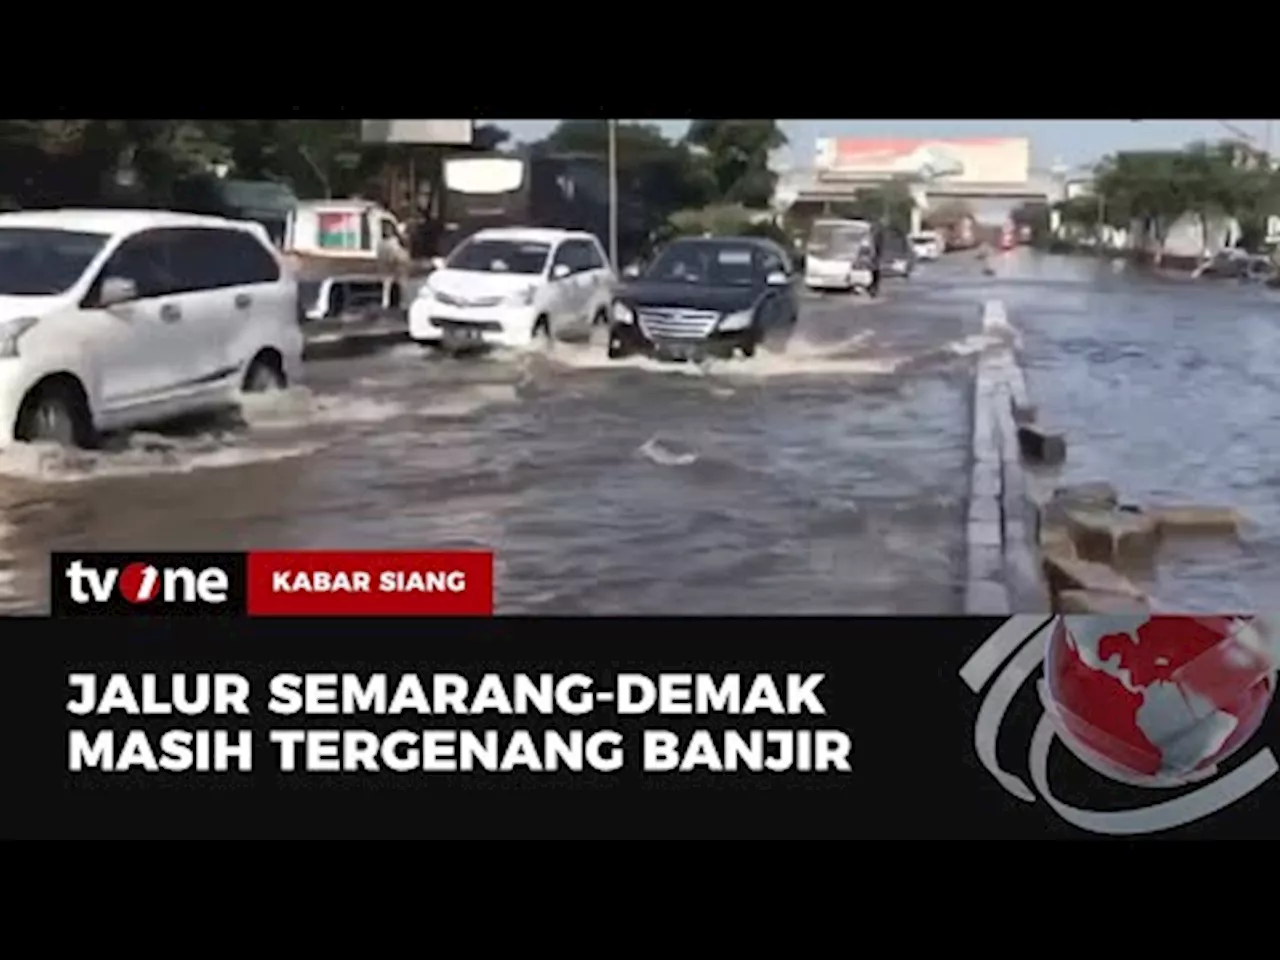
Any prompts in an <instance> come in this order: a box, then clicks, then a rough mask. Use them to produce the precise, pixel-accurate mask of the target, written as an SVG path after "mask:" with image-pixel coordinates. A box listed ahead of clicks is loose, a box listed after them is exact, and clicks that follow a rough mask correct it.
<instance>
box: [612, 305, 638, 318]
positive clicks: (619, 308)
mask: <svg viewBox="0 0 1280 960" xmlns="http://www.w3.org/2000/svg"><path fill="white" fill-rule="evenodd" d="M612 313H613V322H614V323H635V322H636V312H635V311H634V310H632V309H631V308H630V307H628V306H627V305H626V304H625V303H623V302H622V301H621V300H617V301H614V304H613V310H612Z"/></svg>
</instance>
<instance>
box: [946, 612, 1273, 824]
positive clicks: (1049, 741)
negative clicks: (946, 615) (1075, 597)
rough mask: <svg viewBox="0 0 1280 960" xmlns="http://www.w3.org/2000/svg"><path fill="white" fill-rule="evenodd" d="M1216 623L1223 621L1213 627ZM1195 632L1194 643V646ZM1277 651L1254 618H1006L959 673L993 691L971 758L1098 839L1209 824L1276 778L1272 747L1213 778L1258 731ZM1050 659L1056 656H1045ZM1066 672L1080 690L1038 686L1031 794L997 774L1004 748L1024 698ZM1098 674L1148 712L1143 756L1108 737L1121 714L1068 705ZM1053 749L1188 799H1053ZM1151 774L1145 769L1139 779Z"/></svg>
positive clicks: (1139, 731) (1141, 722)
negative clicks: (1099, 804) (1007, 725)
mask: <svg viewBox="0 0 1280 960" xmlns="http://www.w3.org/2000/svg"><path fill="white" fill-rule="evenodd" d="M1208 619H1216V620H1217V621H1218V623H1216V624H1213V625H1210V626H1208V627H1206V621H1207V620H1208ZM1156 620H1162V621H1164V622H1162V623H1157V622H1156ZM1177 621H1183V623H1179V622H1177ZM1215 629H1216V630H1217V631H1219V635H1218V636H1217V637H1210V638H1209V639H1207V640H1206V639H1205V636H1204V635H1205V632H1206V630H1210V631H1212V630H1215ZM1055 630H1057V631H1058V632H1055ZM1197 630H1198V631H1199V634H1200V635H1199V636H1198V637H1195V638H1193V639H1194V640H1195V641H1196V642H1195V643H1188V642H1186V641H1187V640H1188V635H1190V634H1193V633H1195V632H1196V631H1197ZM1139 631H1141V635H1140V632H1139ZM1179 634H1182V635H1179ZM1144 643H1145V644H1147V645H1148V646H1149V647H1151V648H1152V649H1151V650H1150V651H1149V653H1150V660H1151V666H1144V663H1143V660H1142V659H1141V657H1139V656H1137V655H1136V654H1135V651H1138V650H1140V649H1141V648H1142V647H1143V644H1144ZM1196 644H1198V645H1199V647H1198V649H1195V650H1193V651H1192V653H1193V655H1192V656H1190V657H1189V659H1187V660H1186V662H1185V663H1184V664H1183V665H1182V666H1181V667H1180V668H1176V669H1174V667H1176V665H1175V664H1173V663H1172V659H1173V657H1174V656H1176V655H1177V649H1176V648H1177V647H1179V646H1182V647H1183V648H1184V649H1183V650H1182V651H1181V652H1183V653H1185V652H1186V649H1185V648H1187V647H1195V646H1196ZM1277 645H1278V640H1277V637H1276V635H1275V632H1274V631H1268V630H1267V629H1266V626H1265V625H1264V624H1262V623H1261V622H1260V621H1257V620H1254V621H1253V622H1252V623H1250V622H1248V621H1239V620H1234V619H1233V618H1191V617H1185V618H1150V617H1145V616H1139V617H1104V616H1079V617H1067V618H1058V617H1055V618H1049V619H1046V618H1045V617H1042V616H1035V615H1019V616H1014V617H1010V618H1009V619H1008V620H1006V621H1005V623H1004V624H1002V625H1001V626H1000V628H999V629H998V630H996V632H995V633H993V634H992V635H991V636H990V637H989V638H988V639H987V641H986V642H985V643H983V644H982V646H980V647H979V648H978V649H977V650H976V651H975V652H974V654H973V656H971V657H970V658H969V660H968V662H966V663H965V665H964V666H963V667H962V668H961V670H960V679H961V680H963V681H964V683H965V684H966V685H967V686H968V687H969V689H970V690H972V691H973V692H974V693H981V692H982V690H983V688H984V687H986V691H987V692H986V697H985V699H984V700H983V701H982V705H981V706H980V707H979V708H978V717H977V720H976V721H975V723H974V749H975V752H976V753H977V755H978V759H979V761H980V762H981V763H982V765H983V766H984V767H985V768H986V769H987V772H988V773H990V774H991V776H993V777H994V778H995V779H996V781H997V782H998V783H999V784H1000V785H1001V786H1002V787H1003V788H1004V789H1005V790H1006V791H1008V792H1009V793H1010V794H1012V795H1013V796H1015V797H1017V798H1018V799H1019V800H1023V801H1025V802H1027V803H1034V802H1035V801H1036V794H1037V793H1038V794H1039V795H1040V797H1041V798H1043V799H1044V801H1045V802H1046V803H1047V804H1048V805H1049V807H1050V808H1051V809H1052V810H1053V811H1054V813H1056V814H1057V815H1058V816H1059V817H1061V818H1062V819H1063V820H1065V821H1067V822H1068V823H1070V824H1072V825H1073V826H1075V827H1077V828H1079V829H1081V830H1086V831H1088V832H1090V833H1097V834H1108V835H1113V836H1119V835H1128V836H1132V835H1136V834H1148V833H1157V832H1159V831H1162V830H1170V829H1173V828H1175V827H1180V826H1184V825H1186V824H1189V823H1192V822H1194V821H1197V820H1202V819H1204V818H1205V817H1208V816H1210V815H1212V814H1214V813H1217V812H1218V811H1219V810H1222V809H1224V808H1226V807H1228V806H1230V805H1231V804H1233V803H1235V802H1236V801H1238V800H1241V799H1242V798H1244V797H1245V796H1247V795H1249V794H1251V793H1253V792H1254V791H1255V790H1257V789H1258V788H1259V787H1261V786H1262V785H1263V784H1264V783H1266V782H1267V781H1268V780H1270V779H1271V778H1272V777H1274V776H1275V775H1276V773H1278V772H1280V763H1277V761H1276V757H1275V754H1274V753H1273V752H1272V751H1271V750H1270V749H1269V748H1266V747H1263V748H1262V749H1260V750H1258V751H1257V752H1256V753H1254V754H1253V756H1252V757H1250V758H1249V759H1248V760H1246V761H1245V762H1244V763H1241V764H1239V765H1238V766H1236V767H1235V769H1233V770H1231V771H1230V772H1229V773H1226V774H1225V775H1218V769H1217V763H1218V762H1220V761H1222V760H1225V759H1226V758H1227V757H1228V756H1230V755H1231V754H1233V753H1234V752H1236V750H1238V749H1240V748H1241V747H1244V746H1246V744H1247V741H1248V739H1249V737H1250V736H1251V734H1252V733H1253V732H1254V731H1255V730H1256V729H1257V727H1258V726H1260V725H1261V722H1262V718H1263V715H1264V714H1265V712H1266V709H1267V707H1268V706H1269V705H1270V700H1271V697H1272V696H1273V695H1274V693H1275V687H1276V672H1277V671H1276V666H1277V661H1278V660H1280V656H1278V654H1280V650H1278V649H1277ZM1050 650H1051V651H1052V653H1053V657H1052V658H1047V656H1046V652H1047V651H1050ZM1126 655H1129V657H1130V659H1129V660H1126ZM1064 657H1065V658H1068V659H1066V660H1064V659H1062V658H1064ZM1047 659H1048V662H1046V661H1047ZM1059 665H1061V666H1062V667H1063V669H1064V670H1066V671H1067V673H1068V674H1069V675H1070V676H1071V677H1072V679H1073V685H1072V690H1073V691H1075V692H1074V693H1072V694H1069V695H1068V694H1066V692H1065V691H1063V690H1058V691H1056V692H1055V690H1054V689H1053V688H1052V686H1051V684H1050V683H1049V682H1047V680H1045V679H1042V680H1040V682H1039V685H1038V687H1039V693H1040V701H1041V704H1042V706H1043V707H1044V712H1043V713H1042V714H1041V716H1040V719H1039V721H1038V722H1037V724H1036V727H1035V732H1034V734H1033V735H1032V737H1031V743H1030V746H1029V751H1028V760H1029V763H1028V767H1029V772H1030V774H1031V780H1032V783H1033V784H1034V785H1035V791H1034V792H1033V791H1032V789H1031V788H1030V787H1028V786H1027V784H1026V783H1024V782H1023V781H1022V780H1021V779H1019V778H1018V777H1016V776H1014V775H1013V774H1011V773H1009V772H1008V771H1006V770H1004V769H1002V768H1001V766H1000V761H999V760H998V759H997V756H996V746H997V741H998V739H999V737H1000V732H1001V728H1002V727H1003V725H1004V719H1005V714H1006V713H1007V712H1008V710H1009V707H1010V706H1011V705H1012V704H1013V701H1014V699H1015V697H1016V696H1017V695H1018V693H1019V691H1020V690H1022V688H1023V687H1025V686H1026V684H1027V682H1028V681H1029V680H1030V679H1031V678H1032V677H1033V676H1034V675H1035V674H1036V672H1037V671H1040V670H1041V668H1042V666H1044V668H1045V669H1044V672H1045V673H1046V674H1053V673H1054V672H1055V670H1056V669H1058V666H1059ZM1091 674H1092V675H1095V676H1097V677H1098V678H1099V679H1098V681H1097V682H1098V684H1099V685H1102V684H1108V683H1112V682H1114V683H1116V684H1119V685H1120V687H1121V688H1122V689H1123V691H1124V692H1126V693H1128V694H1129V698H1128V701H1127V702H1130V703H1132V702H1135V701H1140V702H1141V707H1140V708H1137V711H1136V720H1137V721H1138V722H1137V723H1136V724H1135V725H1134V727H1133V731H1132V732H1133V734H1134V735H1135V738H1136V739H1138V740H1145V741H1146V746H1147V749H1146V751H1144V752H1142V751H1139V750H1135V747H1134V740H1133V739H1130V741H1129V742H1127V743H1125V742H1121V739H1120V731H1116V730H1111V731H1108V730H1106V729H1103V728H1104V727H1105V726H1106V725H1107V724H1108V723H1109V722H1110V723H1114V722H1115V713H1114V711H1112V712H1110V714H1109V715H1108V716H1105V717H1104V714H1107V711H1105V710H1099V711H1098V712H1097V713H1095V712H1094V711H1093V710H1092V709H1090V707H1091V704H1090V703H1088V702H1087V700H1077V701H1076V702H1063V697H1064V696H1065V697H1067V699H1070V698H1071V697H1079V696H1080V694H1079V691H1080V690H1082V689H1087V686H1086V685H1085V684H1086V683H1088V682H1092V681H1082V679H1081V678H1082V677H1088V676H1090V675H1091ZM992 677H994V678H995V679H994V680H992V679H991V678H992ZM988 681H991V683H990V686H989V687H988V686H987V683H988ZM1101 688H1102V687H1101V686H1099V687H1098V688H1097V689H1101ZM1137 695H1140V696H1137ZM1113 703H1114V701H1113ZM1055 739H1059V740H1061V742H1062V743H1063V745H1065V746H1066V747H1067V748H1068V749H1069V750H1070V752H1071V753H1072V754H1074V755H1075V757H1076V758H1077V759H1078V760H1080V761H1081V762H1082V763H1083V764H1084V765H1085V766H1087V767H1089V768H1091V769H1092V770H1093V771H1094V772H1095V773H1097V774H1098V775H1100V776H1103V777H1106V778H1107V779H1109V780H1111V781H1113V782H1117V783H1123V784H1126V785H1128V786H1132V787H1136V788H1138V789H1143V788H1179V787H1181V788H1184V789H1189V790H1190V792H1186V793H1182V794H1181V795H1177V796H1174V797H1173V798H1171V799H1167V800H1163V801H1161V802H1157V803H1150V804H1147V805H1145V806H1139V807H1136V808H1133V809H1128V810H1089V809H1082V808H1080V807H1076V806H1073V805H1071V804H1069V803H1067V802H1065V801H1064V800H1062V799H1060V798H1059V797H1057V796H1055V794H1054V792H1053V787H1052V785H1051V783H1050V777H1049V754H1050V750H1051V747H1052V746H1053V741H1054V740H1055ZM1117 758H1119V759H1120V762H1116V760H1117ZM1144 765H1145V766H1146V770H1145V771H1143V770H1140V769H1138V768H1141V767H1143V766H1144ZM1144 774H1145V775H1144ZM1135 792H1136V791H1135Z"/></svg>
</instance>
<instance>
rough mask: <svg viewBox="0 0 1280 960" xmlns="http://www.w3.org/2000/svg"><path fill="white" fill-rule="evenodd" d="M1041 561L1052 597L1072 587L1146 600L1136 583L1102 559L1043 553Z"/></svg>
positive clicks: (1077, 589)
mask: <svg viewBox="0 0 1280 960" xmlns="http://www.w3.org/2000/svg"><path fill="white" fill-rule="evenodd" d="M1043 563H1044V572H1045V578H1046V579H1047V580H1048V582H1049V588H1050V590H1052V591H1053V593H1054V595H1055V597H1056V596H1057V595H1060V594H1062V593H1065V592H1067V591H1072V590H1074V591H1084V592H1086V593H1102V594H1111V595H1113V596H1118V597H1128V598H1129V599H1131V600H1141V601H1143V602H1146V599H1147V597H1146V594H1144V593H1143V592H1142V590H1140V589H1139V588H1138V587H1137V585H1135V584H1134V583H1133V582H1132V581H1131V580H1129V578H1128V577H1126V576H1124V575H1123V574H1121V573H1118V572H1117V571H1115V570H1113V569H1112V568H1111V567H1109V566H1107V565H1106V564H1105V563H1094V562H1092V561H1090V560H1078V559H1071V558H1069V557H1064V556H1059V555H1057V554H1047V555H1045V556H1044V557H1043Z"/></svg>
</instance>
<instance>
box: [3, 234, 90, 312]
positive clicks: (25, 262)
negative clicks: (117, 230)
mask: <svg viewBox="0 0 1280 960" xmlns="http://www.w3.org/2000/svg"><path fill="white" fill-rule="evenodd" d="M108 239H110V237H109V236H108V235H107V234H105V233H82V232H80V231H76V230H51V229H45V228H36V227H6V228H0V296H6V297H48V296H53V295H55V294H59V293H65V292H66V291H68V290H70V289H71V288H72V287H74V286H75V285H76V281H77V280H79V279H80V278H81V277H82V276H84V272H85V270H87V269H88V268H89V264H91V263H92V262H93V258H94V257H96V256H97V255H98V253H99V251H101V250H102V248H103V247H104V246H106V243H107V240H108Z"/></svg>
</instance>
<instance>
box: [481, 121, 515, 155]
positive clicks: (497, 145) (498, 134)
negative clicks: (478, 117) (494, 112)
mask: <svg viewBox="0 0 1280 960" xmlns="http://www.w3.org/2000/svg"><path fill="white" fill-rule="evenodd" d="M510 142H511V131H510V130H505V129H503V128H502V127H500V126H498V125H497V124H496V123H482V124H480V125H479V126H478V127H476V128H475V130H474V131H472V134H471V146H472V147H473V148H475V149H476V150H500V149H502V147H504V146H506V145H507V144H509V143H510Z"/></svg>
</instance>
